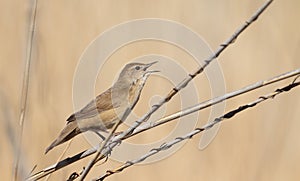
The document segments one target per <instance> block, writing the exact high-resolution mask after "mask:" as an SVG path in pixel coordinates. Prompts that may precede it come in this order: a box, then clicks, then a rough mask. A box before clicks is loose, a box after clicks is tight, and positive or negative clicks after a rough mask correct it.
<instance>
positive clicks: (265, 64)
mask: <svg viewBox="0 0 300 181" xmlns="http://www.w3.org/2000/svg"><path fill="white" fill-rule="evenodd" d="M262 3H263V1H261V0H256V1H253V0H244V1H238V0H227V1H217V0H213V1H199V0H190V1H181V0H172V1H171V0H165V1H163V2H162V1H158V0H154V1H146V0H135V1H134V0H132V1H125V0H124V1H107V0H106V1H96V0H93V1H80V0H72V1H71V0H67V1H58V0H53V1H42V0H40V1H39V2H38V9H37V11H38V12H37V22H36V23H37V25H36V33H35V38H34V46H33V47H34V49H33V59H32V69H31V77H30V87H29V95H28V96H29V97H28V111H27V116H26V118H25V119H26V120H25V128H24V138H23V145H22V154H23V158H24V160H23V161H24V164H25V166H26V167H27V168H28V169H31V168H32V166H33V165H34V164H38V169H41V168H43V167H45V166H48V165H49V164H52V163H53V162H54V160H56V159H57V158H58V157H59V154H60V153H61V152H62V150H63V147H64V146H61V147H58V148H57V149H55V150H53V151H52V152H50V153H49V154H48V155H47V156H45V155H44V154H43V153H44V149H45V147H46V146H47V145H48V144H49V143H50V142H51V141H52V140H53V139H54V138H55V136H57V134H58V132H59V131H60V130H61V129H62V127H63V125H64V124H65V119H66V118H67V117H68V115H69V114H70V113H71V112H73V105H72V81H73V75H74V72H75V68H76V65H77V63H78V60H79V58H80V56H81V54H82V53H83V51H84V49H85V48H86V47H87V45H88V44H89V43H90V42H91V41H92V40H93V39H94V38H95V37H96V36H97V35H99V34H100V33H102V32H103V31H105V30H107V29H108V28H110V27H112V26H114V25H117V24H119V23H122V22H124V21H128V20H132V19H137V18H163V19H169V20H174V21H177V22H180V23H182V24H184V25H186V26H188V27H190V28H191V29H192V30H194V31H195V32H197V33H198V34H200V35H201V36H202V37H204V38H205V39H206V40H207V42H208V43H209V44H210V45H211V47H212V49H216V48H217V46H218V44H219V43H221V42H223V41H224V40H225V39H227V37H228V36H229V35H231V33H232V32H233V30H235V29H236V27H238V26H239V25H240V24H241V23H243V22H244V20H246V19H247V18H248V17H249V16H250V15H251V14H252V13H253V12H254V11H255V10H256V9H257V8H258V7H259V6H260V5H261V4H262ZM31 6H32V3H31V1H28V0H27V1H20V0H0V12H1V15H0V25H1V28H0V36H1V39H0V40H1V42H0V59H1V61H0V85H1V87H0V93H1V106H2V107H3V110H4V112H1V114H0V119H1V122H0V124H1V125H0V143H1V146H0V159H1V164H0V173H1V180H10V179H11V178H12V170H13V164H14V162H13V161H14V155H13V152H14V149H13V146H12V143H13V138H12V136H11V135H10V134H9V129H8V127H7V125H8V123H9V124H10V125H12V126H13V127H16V126H17V124H18V114H19V103H20V92H21V87H22V75H23V73H22V72H23V68H24V60H25V52H26V51H25V50H26V41H27V37H28V36H27V35H28V26H29V24H30V23H29V17H30V13H31V12H30V11H31ZM299 17H300V2H299V1H297V0H286V1H279V0H277V1H275V2H274V3H273V4H272V5H271V7H270V8H269V9H268V10H267V11H266V12H265V13H264V14H263V15H262V16H261V18H260V19H259V20H258V22H255V23H254V25H253V26H251V27H250V28H249V29H248V30H247V31H246V32H245V33H243V35H242V36H241V37H240V38H239V39H238V40H237V42H236V43H235V44H234V45H233V46H232V47H230V48H229V49H228V50H226V51H225V52H224V53H223V54H222V55H221V57H220V58H219V61H220V64H221V66H222V68H223V73H224V77H225V80H226V87H227V90H228V91H231V90H236V89H238V88H240V87H243V86H245V85H247V84H250V83H253V82H255V81H258V80H262V79H265V78H268V77H272V76H274V75H277V74H280V73H283V72H286V71H289V70H292V69H296V68H299V67H300V61H299V60H298V59H299V57H300V51H299V49H300V34H299V32H300V24H299ZM148 53H160V54H163V55H167V56H170V57H172V58H174V59H176V60H178V61H180V62H181V64H182V65H183V66H185V67H186V68H187V69H188V70H193V65H192V64H189V63H188V62H191V61H187V59H188V58H190V57H188V56H186V55H185V54H184V52H182V51H179V50H178V48H176V47H174V46H172V45H169V44H165V43H159V42H151V41H145V42H139V43H134V44H131V45H130V46H126V47H124V48H122V49H121V50H120V51H119V52H116V54H115V55H114V56H112V57H111V60H110V61H111V62H116V61H117V60H118V61H119V64H115V65H111V66H110V68H108V70H105V69H104V71H103V75H101V77H102V78H103V77H105V79H106V80H105V81H104V80H102V79H101V80H102V81H98V83H97V86H96V89H97V92H100V91H102V90H104V89H106V88H107V87H109V86H110V85H111V83H112V81H113V79H114V77H113V76H109V75H110V74H112V73H114V74H115V73H117V72H118V71H119V69H120V68H121V67H122V66H123V65H124V64H125V63H126V62H128V61H130V60H132V59H133V58H135V57H137V56H141V55H144V54H148ZM196 82H197V85H198V86H199V87H201V86H202V87H205V88H201V91H200V92H199V95H200V97H201V100H206V99H209V98H210V94H209V88H207V87H208V84H207V80H206V78H205V76H203V75H200V76H199V77H197V78H196ZM285 83H287V82H285ZM155 85H156V84H155V79H154V78H151V79H150V83H149V85H147V86H146V88H145V92H144V94H143V100H144V103H140V104H138V105H137V106H138V108H137V112H138V113H140V114H142V113H143V112H145V110H146V108H147V103H145V102H146V101H147V100H146V99H147V96H148V97H149V96H150V95H151V93H152V92H153V91H152V90H150V89H153V90H156V92H159V93H160V94H161V95H165V94H166V93H167V92H168V90H169V89H170V85H167V86H165V87H160V88H158V86H155ZM280 85H284V84H283V83H279V84H276V85H272V86H269V87H267V88H264V89H261V90H258V91H255V92H253V93H250V94H248V95H246V96H243V97H241V98H237V99H234V100H230V101H228V102H227V106H226V110H230V109H231V108H235V107H236V106H238V105H240V104H242V103H246V102H247V101H250V100H253V99H254V98H256V97H257V96H259V95H262V94H264V93H267V92H269V91H272V90H274V89H275V88H276V87H280ZM299 93H300V92H299V88H297V89H295V90H293V91H292V92H290V93H288V94H284V95H282V96H280V97H278V98H276V99H275V100H273V101H268V102H267V103H264V104H262V105H260V106H259V107H256V108H254V109H251V110H249V111H246V112H245V113H242V114H240V115H238V116H236V117H235V118H233V119H231V120H230V121H228V122H226V123H223V124H222V127H221V129H220V131H219V133H218V134H217V137H216V138H215V140H214V141H213V142H212V143H211V144H210V145H209V147H208V148H206V149H205V150H203V151H200V150H198V149H197V146H198V140H199V138H200V136H196V137H195V138H194V139H193V140H191V141H189V142H188V144H186V145H185V146H184V147H183V148H182V149H180V150H179V151H178V152H177V153H176V154H174V155H172V156H171V157H169V158H167V159H164V160H162V161H159V162H156V163H153V164H147V165H140V166H134V167H133V168H130V169H128V170H126V171H125V172H123V173H121V174H116V175H115V176H113V177H111V178H109V179H108V180H121V179H122V180H133V179H134V180H200V179H202V180H223V181H225V180H249V181H250V180H299V178H300V173H299V167H300V154H299V153H300V142H299V131H298V130H299V128H300V121H299V116H300V111H299V107H300V94H299ZM4 98H5V100H6V101H4ZM177 108H178V107H177V106H176V104H175V103H174V105H173V107H172V106H170V110H169V111H170V112H174V111H175V110H177ZM208 112H209V111H208V110H206V111H203V112H201V114H202V116H201V117H202V118H204V120H199V126H200V125H202V124H204V123H205V121H206V120H205V117H206V116H207V115H208ZM169 129H170V126H162V127H160V128H158V129H154V130H152V131H151V133H147V134H142V135H140V136H139V137H140V138H139V139H136V141H141V140H143V141H145V140H147V139H149V140H151V139H152V137H151V135H153V136H157V139H159V138H158V135H161V136H163V135H164V134H167V133H166V132H167V131H168V130H169ZM16 130H17V129H15V130H14V131H16ZM143 137H144V138H143ZM131 141H132V140H131ZM88 147H89V145H88V144H87V143H86V141H85V139H84V138H83V137H82V136H79V137H77V138H76V139H75V140H74V141H73V143H72V145H71V149H70V150H69V151H68V152H67V154H68V155H73V154H74V153H77V152H78V151H81V150H83V149H86V148H88ZM88 160H89V159H84V160H83V161H80V162H78V163H75V164H73V165H72V166H69V167H67V168H65V169H63V170H61V171H58V172H56V173H54V174H53V175H52V176H51V178H50V180H63V179H65V178H66V177H67V176H68V175H70V174H71V173H72V172H73V171H79V170H80V169H81V168H82V167H83V166H84V165H86V164H87V163H88ZM117 165H119V163H118V162H115V161H109V162H108V163H107V165H104V166H98V167H95V168H94V169H93V170H92V172H91V174H90V175H89V176H97V175H100V174H101V173H103V171H104V168H113V167H114V166H117ZM89 178H93V177H89Z"/></svg>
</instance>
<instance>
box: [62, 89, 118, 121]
mask: <svg viewBox="0 0 300 181" xmlns="http://www.w3.org/2000/svg"><path fill="white" fill-rule="evenodd" d="M111 99H112V98H111V89H108V90H106V91H105V92H103V93H102V94H100V95H98V96H97V97H96V99H94V100H92V101H91V102H90V103H88V104H87V105H86V106H85V107H84V108H82V109H81V110H80V111H78V112H76V113H74V114H72V115H71V116H70V117H69V118H68V119H67V122H72V121H75V120H81V119H87V118H91V117H94V116H96V115H97V114H99V113H100V112H103V111H107V110H110V109H115V108H117V107H119V106H120V104H119V103H118V102H114V105H112V100H111Z"/></svg>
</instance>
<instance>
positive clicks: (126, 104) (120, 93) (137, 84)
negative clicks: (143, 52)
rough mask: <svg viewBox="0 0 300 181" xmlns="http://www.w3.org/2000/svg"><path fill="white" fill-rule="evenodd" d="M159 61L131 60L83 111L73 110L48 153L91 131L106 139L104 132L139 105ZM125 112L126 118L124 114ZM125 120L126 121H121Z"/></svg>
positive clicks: (46, 151) (49, 147)
mask: <svg viewBox="0 0 300 181" xmlns="http://www.w3.org/2000/svg"><path fill="white" fill-rule="evenodd" d="M155 63H157V61H154V62H151V63H128V64H127V65H125V66H124V68H123V69H122V71H121V73H120V74H119V77H118V79H117V80H116V82H115V83H114V84H113V85H112V87H110V88H109V89H107V90H106V91H104V92H103V93H101V94H99V95H98V96H96V98H95V99H93V100H92V101H90V102H89V103H88V104H87V105H86V106H85V107H83V108H82V109H81V110H79V111H77V112H75V113H73V114H72V115H70V116H69V118H68V119H67V120H66V121H67V123H66V125H65V127H64V128H63V130H62V131H61V132H60V133H59V135H58V137H57V138H56V139H55V140H54V141H53V142H52V143H51V144H50V146H48V147H47V148H46V150H45V154H47V153H48V152H49V151H50V150H52V149H53V148H54V147H56V146H58V145H60V144H62V143H64V142H66V141H68V140H70V139H72V138H74V137H75V136H77V135H79V134H81V133H83V132H86V131H92V132H94V133H96V134H97V135H99V136H100V137H101V138H102V139H103V140H104V139H105V137H104V136H103V135H102V134H101V133H102V132H105V133H108V130H109V129H111V128H112V127H113V126H114V125H115V123H117V122H118V121H119V120H121V119H122V118H123V119H126V117H127V116H128V115H125V114H127V113H126V111H128V110H129V111H130V112H131V111H132V109H133V108H134V107H135V105H136V104H137V102H138V100H139V98H140V95H141V92H142V89H143V87H144V85H145V83H146V80H147V79H148V77H149V76H150V74H152V73H155V72H159V71H157V70H148V68H149V67H151V66H152V65H153V64H155ZM124 115H125V117H123V116H124ZM121 121H122V122H123V121H124V120H121Z"/></svg>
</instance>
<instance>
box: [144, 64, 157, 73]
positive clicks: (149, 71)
mask: <svg viewBox="0 0 300 181" xmlns="http://www.w3.org/2000/svg"><path fill="white" fill-rule="evenodd" d="M157 62H158V61H154V62H151V63H148V64H146V66H145V68H144V70H145V71H146V70H147V69H148V68H149V67H151V66H152V65H153V64H156V63H157ZM155 72H160V71H159V70H148V71H147V72H146V74H152V73H155Z"/></svg>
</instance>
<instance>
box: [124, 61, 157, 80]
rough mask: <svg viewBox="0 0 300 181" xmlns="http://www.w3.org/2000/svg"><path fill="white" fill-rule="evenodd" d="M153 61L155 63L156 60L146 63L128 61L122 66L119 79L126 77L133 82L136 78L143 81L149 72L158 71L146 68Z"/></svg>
mask: <svg viewBox="0 0 300 181" xmlns="http://www.w3.org/2000/svg"><path fill="white" fill-rule="evenodd" d="M155 63H157V61H155V62H151V63H147V64H144V63H129V64H127V65H126V66H125V67H124V68H123V70H122V72H121V73H120V75H119V80H122V79H123V80H124V79H126V80H128V81H130V82H133V83H134V82H137V81H138V80H143V82H144V81H146V79H147V78H148V76H149V75H150V74H151V73H155V72H159V71H157V70H148V68H149V67H151V66H152V65H153V64H155Z"/></svg>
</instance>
